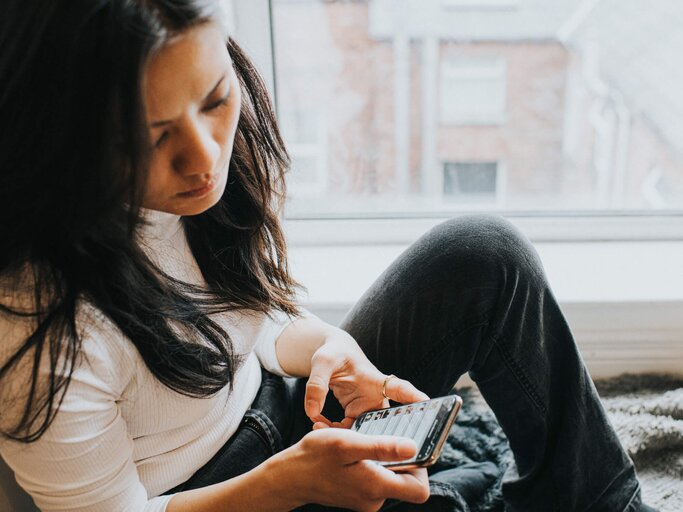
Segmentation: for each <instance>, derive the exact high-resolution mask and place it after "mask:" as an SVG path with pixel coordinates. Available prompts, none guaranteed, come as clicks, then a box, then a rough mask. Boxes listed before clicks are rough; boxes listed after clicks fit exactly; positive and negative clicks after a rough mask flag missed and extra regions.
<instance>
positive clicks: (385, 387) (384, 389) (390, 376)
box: [382, 375, 396, 400]
mask: <svg viewBox="0 0 683 512" xmlns="http://www.w3.org/2000/svg"><path fill="white" fill-rule="evenodd" d="M394 377H396V375H387V376H386V377H384V382H383V383H382V396H383V397H384V398H386V399H387V400H389V397H388V396H387V382H389V379H393V378H394Z"/></svg>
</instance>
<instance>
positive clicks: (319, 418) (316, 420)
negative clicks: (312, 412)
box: [311, 414, 332, 427]
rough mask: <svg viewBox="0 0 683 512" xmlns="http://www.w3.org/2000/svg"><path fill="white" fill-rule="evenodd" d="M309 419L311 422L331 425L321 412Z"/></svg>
mask: <svg viewBox="0 0 683 512" xmlns="http://www.w3.org/2000/svg"><path fill="white" fill-rule="evenodd" d="M311 421H312V422H313V423H324V424H325V425H327V426H328V427H331V426H332V422H331V421H330V420H328V419H327V418H326V417H325V416H323V415H322V414H319V415H318V416H316V417H315V418H311Z"/></svg>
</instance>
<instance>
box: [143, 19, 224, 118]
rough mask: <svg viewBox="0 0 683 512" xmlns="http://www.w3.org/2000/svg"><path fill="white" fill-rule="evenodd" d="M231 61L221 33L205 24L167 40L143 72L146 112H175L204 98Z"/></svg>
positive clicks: (218, 28)
mask: <svg viewBox="0 0 683 512" xmlns="http://www.w3.org/2000/svg"><path fill="white" fill-rule="evenodd" d="M229 62H230V55H229V54H228V50H227V47H226V39H225V35H224V31H223V30H221V28H220V27H219V26H218V25H216V24H214V23H204V24H201V25H197V26H195V27H192V28H190V29H187V30H185V31H183V32H182V33H181V34H178V35H176V36H174V37H172V38H171V39H169V40H168V41H167V42H166V43H165V44H164V45H163V46H162V47H161V48H159V49H158V50H157V51H156V52H155V53H154V54H153V55H152V57H151V58H150V60H149V63H148V64H147V66H146V68H145V72H144V84H143V91H144V98H145V105H146V108H147V111H148V113H149V114H150V115H151V116H153V115H155V114H156V113H158V114H160V115H162V114H166V113H170V114H172V113H174V112H175V111H176V110H179V109H181V108H182V106H183V105H185V104H187V103H193V102H198V101H201V100H202V99H204V96H205V95H206V94H207V92H208V91H210V90H211V88H212V87H213V86H214V85H215V84H216V81H217V80H218V78H220V77H221V76H222V75H223V73H224V72H225V69H226V68H227V66H228V64H229Z"/></svg>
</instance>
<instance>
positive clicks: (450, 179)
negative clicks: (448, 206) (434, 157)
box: [443, 162, 501, 203]
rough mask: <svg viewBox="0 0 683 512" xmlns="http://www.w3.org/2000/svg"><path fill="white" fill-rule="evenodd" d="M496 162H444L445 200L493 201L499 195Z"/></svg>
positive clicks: (467, 201)
mask: <svg viewBox="0 0 683 512" xmlns="http://www.w3.org/2000/svg"><path fill="white" fill-rule="evenodd" d="M498 169H499V165H498V162H445V163H444V165H443V196H444V199H445V200H457V201H460V202H465V203H471V202H485V203H495V202H496V201H497V199H498V197H499V195H500V188H501V187H500V181H501V178H500V176H499V172H498Z"/></svg>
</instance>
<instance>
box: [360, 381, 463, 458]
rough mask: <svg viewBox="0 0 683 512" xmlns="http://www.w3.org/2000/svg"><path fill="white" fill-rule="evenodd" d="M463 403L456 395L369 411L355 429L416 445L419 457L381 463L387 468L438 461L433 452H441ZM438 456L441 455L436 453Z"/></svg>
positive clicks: (362, 416)
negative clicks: (410, 440)
mask: <svg viewBox="0 0 683 512" xmlns="http://www.w3.org/2000/svg"><path fill="white" fill-rule="evenodd" d="M461 404H462V400H461V399H460V397H459V396H457V395H449V396H444V397H440V398H433V399H431V400H427V401H425V402H417V403H414V404H409V405H400V406H398V407H390V408H388V409H380V410H378V411H370V412H367V413H364V414H362V415H360V416H359V417H358V418H356V421H355V422H354V424H353V426H352V428H353V429H355V430H357V431H358V432H361V433H363V434H369V435H389V436H400V437H407V438H410V439H412V440H413V441H415V444H417V447H418V451H417V454H416V455H415V456H414V457H413V458H411V459H407V460H402V461H397V462H396V463H394V462H381V464H383V465H386V466H394V465H397V464H400V465H411V464H416V465H419V464H422V463H424V462H425V461H428V460H429V461H431V462H432V463H433V462H435V461H436V460H435V456H434V452H435V450H439V451H440V449H441V447H442V445H443V441H444V439H445V436H446V435H447V434H448V433H447V432H444V430H445V429H449V428H450V426H451V424H452V423H453V420H454V419H455V415H456V414H457V412H458V410H459V409H460V405H461ZM436 457H438V453H437V454H436Z"/></svg>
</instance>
